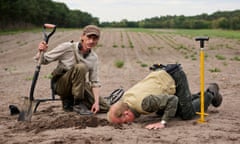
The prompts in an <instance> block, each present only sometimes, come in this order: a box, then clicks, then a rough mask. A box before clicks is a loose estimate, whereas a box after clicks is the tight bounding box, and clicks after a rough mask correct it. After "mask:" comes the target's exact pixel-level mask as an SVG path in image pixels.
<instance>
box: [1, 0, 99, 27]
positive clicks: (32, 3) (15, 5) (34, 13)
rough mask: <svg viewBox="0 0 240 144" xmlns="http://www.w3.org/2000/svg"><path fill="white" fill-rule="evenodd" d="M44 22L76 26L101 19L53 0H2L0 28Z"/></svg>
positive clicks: (60, 25)
mask: <svg viewBox="0 0 240 144" xmlns="http://www.w3.org/2000/svg"><path fill="white" fill-rule="evenodd" d="M43 23H53V24H56V25H57V26H58V27H72V28H74V27H83V26H85V25H88V24H99V19H98V18H96V17H93V16H92V15H91V14H89V13H87V12H82V11H80V10H70V9H69V8H68V7H67V6H66V5H65V4H64V3H60V2H54V1H52V0H0V29H12V28H26V27H34V26H39V25H42V24H43Z"/></svg>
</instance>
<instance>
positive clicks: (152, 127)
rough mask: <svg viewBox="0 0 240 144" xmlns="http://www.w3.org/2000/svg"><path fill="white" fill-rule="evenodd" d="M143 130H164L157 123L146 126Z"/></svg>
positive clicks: (160, 124)
mask: <svg viewBox="0 0 240 144" xmlns="http://www.w3.org/2000/svg"><path fill="white" fill-rule="evenodd" d="M145 128H146V129H162V128H165V125H164V124H162V123H160V122H157V123H153V124H148V125H147V126H146V127H145Z"/></svg>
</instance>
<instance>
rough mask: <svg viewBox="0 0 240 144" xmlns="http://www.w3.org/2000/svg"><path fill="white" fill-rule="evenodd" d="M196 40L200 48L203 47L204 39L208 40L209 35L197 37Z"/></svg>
mask: <svg viewBox="0 0 240 144" xmlns="http://www.w3.org/2000/svg"><path fill="white" fill-rule="evenodd" d="M195 40H196V41H200V48H204V41H208V40H209V37H197V38H195Z"/></svg>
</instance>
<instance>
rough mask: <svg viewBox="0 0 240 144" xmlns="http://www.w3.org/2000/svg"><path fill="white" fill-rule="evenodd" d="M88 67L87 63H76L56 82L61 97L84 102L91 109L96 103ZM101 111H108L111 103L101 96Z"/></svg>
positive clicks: (56, 90)
mask: <svg viewBox="0 0 240 144" xmlns="http://www.w3.org/2000/svg"><path fill="white" fill-rule="evenodd" d="M87 72H88V68H87V67H86V65H85V64H83V63H79V64H76V65H74V66H73V67H72V68H71V69H70V70H69V71H67V72H66V73H65V74H64V75H62V76H61V77H60V78H59V79H58V80H57V82H56V89H55V92H56V94H58V95H59V96H60V97H61V100H62V101H64V100H68V101H72V103H73V104H77V102H79V101H80V102H82V103H84V104H85V105H86V106H87V107H88V108H89V109H91V107H92V105H93V103H94V95H93V92H92V88H91V87H90V85H89V83H87V82H86V74H87ZM99 105H100V112H107V111H108V109H109V105H108V104H107V103H106V101H105V100H104V99H103V98H102V97H99Z"/></svg>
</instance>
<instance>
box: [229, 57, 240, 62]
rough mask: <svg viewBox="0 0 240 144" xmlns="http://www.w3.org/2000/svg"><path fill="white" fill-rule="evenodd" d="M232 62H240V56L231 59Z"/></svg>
mask: <svg viewBox="0 0 240 144" xmlns="http://www.w3.org/2000/svg"><path fill="white" fill-rule="evenodd" d="M231 60H235V61H240V56H235V57H233V58H231Z"/></svg>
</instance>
